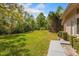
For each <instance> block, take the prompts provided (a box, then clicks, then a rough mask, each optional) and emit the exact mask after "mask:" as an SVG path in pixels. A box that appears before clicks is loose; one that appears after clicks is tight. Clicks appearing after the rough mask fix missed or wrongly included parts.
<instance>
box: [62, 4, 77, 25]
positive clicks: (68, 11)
mask: <svg viewBox="0 0 79 59" xmlns="http://www.w3.org/2000/svg"><path fill="white" fill-rule="evenodd" d="M76 7H77V3H70V4H68V6H67V8H66V10H65V11H64V13H63V14H62V16H61V19H62V23H61V24H62V25H64V23H65V22H66V21H67V20H68V18H69V17H70V16H71V15H72V12H73V10H74V9H75V8H76Z"/></svg>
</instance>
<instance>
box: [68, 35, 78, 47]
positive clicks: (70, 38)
mask: <svg viewBox="0 0 79 59" xmlns="http://www.w3.org/2000/svg"><path fill="white" fill-rule="evenodd" d="M74 38H76V37H75V36H70V35H69V36H68V39H69V41H70V44H71V46H72V47H73V45H74V44H73V43H74Z"/></svg>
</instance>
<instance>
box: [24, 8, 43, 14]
mask: <svg viewBox="0 0 79 59" xmlns="http://www.w3.org/2000/svg"><path fill="white" fill-rule="evenodd" d="M25 11H27V12H28V13H30V14H33V13H35V14H36V13H40V12H42V11H41V10H38V9H33V8H27V9H25Z"/></svg>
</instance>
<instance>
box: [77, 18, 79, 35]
mask: <svg viewBox="0 0 79 59" xmlns="http://www.w3.org/2000/svg"><path fill="white" fill-rule="evenodd" d="M77 34H79V18H78V19H77Z"/></svg>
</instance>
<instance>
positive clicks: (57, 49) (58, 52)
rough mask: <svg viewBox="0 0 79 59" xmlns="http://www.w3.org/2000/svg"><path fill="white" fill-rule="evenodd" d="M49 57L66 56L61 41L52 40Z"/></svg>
mask: <svg viewBox="0 0 79 59" xmlns="http://www.w3.org/2000/svg"><path fill="white" fill-rule="evenodd" d="M47 55H48V56H66V55H65V53H64V50H63V48H62V46H61V44H60V41H54V40H51V42H50V46H49V50H48V54H47Z"/></svg>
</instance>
